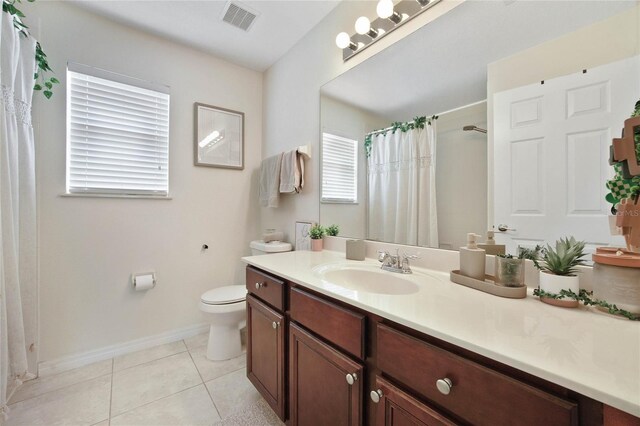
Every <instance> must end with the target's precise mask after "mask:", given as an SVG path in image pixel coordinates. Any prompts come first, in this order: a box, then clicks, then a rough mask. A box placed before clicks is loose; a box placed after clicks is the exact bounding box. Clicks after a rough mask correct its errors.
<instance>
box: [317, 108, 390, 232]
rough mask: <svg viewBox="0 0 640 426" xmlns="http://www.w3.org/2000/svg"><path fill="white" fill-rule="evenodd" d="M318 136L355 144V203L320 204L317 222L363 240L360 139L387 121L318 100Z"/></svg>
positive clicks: (364, 188)
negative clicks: (321, 134)
mask: <svg viewBox="0 0 640 426" xmlns="http://www.w3.org/2000/svg"><path fill="white" fill-rule="evenodd" d="M320 101H321V107H320V114H321V118H322V122H321V132H328V133H333V134H335V135H338V136H342V137H345V138H349V139H353V140H357V141H358V203H357V204H340V203H321V204H320V221H321V223H322V224H323V225H331V224H337V225H338V226H339V227H340V236H342V237H350V238H365V237H366V233H367V221H366V217H367V192H366V191H367V168H366V157H365V153H364V136H365V134H367V133H368V132H370V131H371V130H373V129H379V128H382V127H385V126H386V125H387V124H388V120H386V119H384V118H382V117H378V116H376V115H374V114H371V113H368V112H366V111H363V110H361V109H358V108H356V107H354V106H351V105H347V104H345V103H344V102H340V101H339V100H337V99H334V98H331V97H329V96H322V97H321V99H320Z"/></svg>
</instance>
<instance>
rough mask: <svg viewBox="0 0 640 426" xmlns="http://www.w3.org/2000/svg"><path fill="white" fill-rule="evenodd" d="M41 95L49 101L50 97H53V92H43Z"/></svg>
mask: <svg viewBox="0 0 640 426" xmlns="http://www.w3.org/2000/svg"><path fill="white" fill-rule="evenodd" d="M42 93H43V94H44V96H45V97H46V98H47V99H51V96H53V92H52V91H50V90H45V91H44V92H42Z"/></svg>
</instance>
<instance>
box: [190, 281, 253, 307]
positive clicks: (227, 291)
mask: <svg viewBox="0 0 640 426" xmlns="http://www.w3.org/2000/svg"><path fill="white" fill-rule="evenodd" d="M246 297H247V289H246V288H245V287H244V286H242V285H227V286H224V287H218V288H214V289H213V290H209V291H207V292H205V293H204V294H203V295H202V297H201V300H202V303H206V304H207V305H226V304H229V303H236V302H242V301H243V300H245V299H246Z"/></svg>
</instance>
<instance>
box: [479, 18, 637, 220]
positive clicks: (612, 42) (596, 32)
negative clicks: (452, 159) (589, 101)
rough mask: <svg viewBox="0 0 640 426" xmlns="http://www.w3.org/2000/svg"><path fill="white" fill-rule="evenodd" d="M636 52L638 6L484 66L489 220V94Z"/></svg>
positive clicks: (490, 187)
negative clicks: (487, 137)
mask: <svg viewBox="0 0 640 426" xmlns="http://www.w3.org/2000/svg"><path fill="white" fill-rule="evenodd" d="M638 54H640V6H636V7H635V8H634V9H631V10H629V11H625V12H623V13H620V14H618V15H615V16H612V17H611V18H608V19H605V20H603V21H601V22H597V23H595V24H593V25H589V26H587V27H584V28H581V29H579V30H578V31H574V32H572V33H570V34H567V35H564V36H562V37H559V38H557V39H554V40H550V41H548V42H545V43H542V44H540V45H538V46H535V47H532V48H530V49H527V50H524V51H522V52H519V53H517V54H515V55H512V56H510V57H508V58H504V59H501V60H499V61H496V62H494V63H491V64H489V65H488V67H487V108H488V114H487V120H488V126H489V151H488V159H489V161H488V167H489V175H488V194H487V195H488V197H489V200H490V202H489V205H488V220H489V225H492V221H493V139H492V137H493V136H492V135H493V95H494V94H495V93H497V92H501V91H504V90H509V89H514V88H516V87H521V86H525V85H527V84H532V83H536V82H539V81H541V80H549V79H551V78H554V77H560V76H563V75H567V74H571V73H574V72H579V71H580V70H582V69H588V68H592V67H596V66H598V65H604V64H608V63H611V62H614V61H618V60H621V59H624V58H628V57H631V56H634V55H638Z"/></svg>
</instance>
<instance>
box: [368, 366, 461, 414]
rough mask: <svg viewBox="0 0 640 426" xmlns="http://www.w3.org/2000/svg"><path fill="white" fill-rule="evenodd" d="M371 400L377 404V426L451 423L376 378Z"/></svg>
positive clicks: (424, 405) (389, 384) (384, 381)
mask: <svg viewBox="0 0 640 426" xmlns="http://www.w3.org/2000/svg"><path fill="white" fill-rule="evenodd" d="M371 400H372V401H373V402H374V403H375V404H377V405H376V414H375V424H376V426H383V425H384V426H445V425H446V426H449V425H454V424H455V423H453V422H451V421H450V420H448V419H447V418H445V417H444V416H442V415H441V414H439V413H438V412H437V411H435V410H434V409H432V408H431V407H429V406H427V405H426V404H424V403H422V402H420V401H418V400H417V399H415V398H413V397H412V396H410V395H409V394H407V393H405V392H403V391H402V390H400V389H398V388H397V387H395V386H393V385H392V384H391V383H389V382H387V381H386V380H384V379H382V378H380V377H377V376H376V387H375V389H374V390H373V391H372V392H371Z"/></svg>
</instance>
